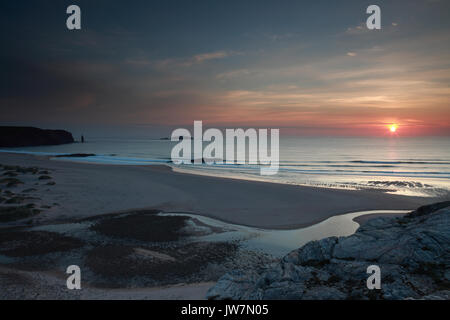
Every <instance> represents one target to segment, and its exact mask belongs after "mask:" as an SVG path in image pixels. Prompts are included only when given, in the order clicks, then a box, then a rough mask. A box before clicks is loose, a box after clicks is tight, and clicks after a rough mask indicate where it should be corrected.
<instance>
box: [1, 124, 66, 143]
mask: <svg viewBox="0 0 450 320" xmlns="http://www.w3.org/2000/svg"><path fill="white" fill-rule="evenodd" d="M72 142H74V140H73V137H72V134H71V133H70V132H67V131H65V130H45V129H39V128H34V127H8V126H0V147H2V148H11V147H31V146H41V145H57V144H65V143H72Z"/></svg>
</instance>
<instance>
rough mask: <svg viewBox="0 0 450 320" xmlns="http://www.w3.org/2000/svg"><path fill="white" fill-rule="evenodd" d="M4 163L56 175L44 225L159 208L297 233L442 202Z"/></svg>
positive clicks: (116, 169)
mask: <svg viewBox="0 0 450 320" xmlns="http://www.w3.org/2000/svg"><path fill="white" fill-rule="evenodd" d="M0 163H1V164H5V165H19V166H26V167H31V166H37V167H40V168H46V169H49V170H51V171H52V178H53V180H54V182H55V184H54V185H51V186H47V185H44V186H39V187H38V188H36V189H38V190H37V191H36V195H37V196H38V197H40V198H42V199H43V201H45V202H46V203H51V204H54V203H57V204H58V205H57V206H52V208H49V209H48V210H46V212H45V213H43V214H41V215H40V219H43V221H58V220H64V219H73V218H83V217H89V216H92V215H99V214H105V213H113V212H120V211H125V210H132V209H158V210H162V211H166V212H186V213H195V214H199V215H205V216H209V217H212V218H215V219H218V220H222V221H226V222H230V223H235V224H241V225H248V226H253V227H261V228H268V229H294V228H298V227H303V226H308V225H311V224H314V223H317V222H320V221H322V220H324V219H326V218H328V217H330V216H333V215H337V214H343V213H348V212H355V211H364V210H377V209H386V210H395V209H399V210H409V209H414V208H416V207H418V206H420V205H424V204H428V203H432V202H436V201H438V200H439V199H436V198H431V197H428V198H423V197H408V196H401V195H392V194H386V193H382V192H380V191H375V190H338V189H330V188H318V187H307V186H294V185H284V184H276V183H265V182H256V181H245V180H236V179H227V178H216V177H208V176H200V175H193V174H186V173H178V172H173V171H172V170H171V168H170V167H167V166H118V165H97V164H84V163H75V162H68V161H58V160H49V159H48V157H43V156H35V155H24V154H12V153H0ZM17 189H20V187H17Z"/></svg>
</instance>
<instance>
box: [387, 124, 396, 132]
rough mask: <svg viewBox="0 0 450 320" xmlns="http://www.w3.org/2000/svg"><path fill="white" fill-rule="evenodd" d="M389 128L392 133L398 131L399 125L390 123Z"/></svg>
mask: <svg viewBox="0 0 450 320" xmlns="http://www.w3.org/2000/svg"><path fill="white" fill-rule="evenodd" d="M389 130H390V131H391V132H392V133H394V132H396V131H397V125H396V124H393V125H390V126H389Z"/></svg>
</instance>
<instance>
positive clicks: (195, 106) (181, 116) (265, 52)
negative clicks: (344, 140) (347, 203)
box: [0, 0, 450, 136]
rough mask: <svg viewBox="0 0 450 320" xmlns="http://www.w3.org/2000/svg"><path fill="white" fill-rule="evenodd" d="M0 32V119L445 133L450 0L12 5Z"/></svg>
mask: <svg viewBox="0 0 450 320" xmlns="http://www.w3.org/2000/svg"><path fill="white" fill-rule="evenodd" d="M71 4H76V5H78V6H79V7H80V8H81V27H82V28H81V30H68V29H67V27H66V19H67V17H68V14H66V8H67V7H68V6H69V5H71ZM371 4H377V5H378V6H379V7H380V8H381V25H382V29H381V30H369V29H367V27H366V19H367V17H368V16H369V15H368V14H366V8H367V7H368V6H369V5H371ZM0 28H1V30H2V31H1V40H2V50H1V52H0V70H1V75H2V76H1V79H0V114H1V117H0V124H1V125H35V126H41V127H60V128H65V127H74V126H97V127H99V128H103V127H104V128H106V127H108V128H114V127H120V126H128V127H133V126H134V127H137V128H140V130H146V128H155V127H167V128H169V127H170V128H175V127H189V126H191V127H192V124H193V121H194V120H202V121H203V123H204V125H205V126H208V127H219V128H237V127H256V128H262V127H265V128H280V132H281V133H282V134H292V135H319V136H320V135H344V136H345V135H356V136H358V135H361V136H365V135H369V136H383V135H386V134H389V133H388V131H389V130H388V129H389V128H388V126H389V125H391V124H396V125H397V126H398V130H397V132H396V133H395V134H396V135H403V136H410V135H412V136H422V135H443V136H448V135H450V86H449V84H450V41H449V40H450V1H445V0H441V1H439V0H404V1H403V0H389V1H381V0H376V1H370V2H368V1H361V0H358V1H350V0H341V1H321V0H315V1H301V0H296V1H291V0H277V1H263V0H258V1H247V0H239V1H235V0H184V1H172V0H163V1H159V0H158V1H155V0H152V1H148V0H146V1H141V0H133V1H116V0H108V1H106V0H94V1H93V0H90V1H76V0H70V1H66V0H59V1H44V0H41V1H36V0H34V1H29V0H27V1H24V0H15V1H2V2H1V4H0Z"/></svg>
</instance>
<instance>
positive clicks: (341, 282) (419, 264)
mask: <svg viewBox="0 0 450 320" xmlns="http://www.w3.org/2000/svg"><path fill="white" fill-rule="evenodd" d="M370 265H377V266H379V267H380V269H381V289H380V290H369V289H368V288H367V285H366V281H367V278H368V276H369V275H368V274H367V267H368V266H370ZM449 267H450V201H447V202H441V203H436V204H432V205H428V206H424V207H420V208H418V209H417V210H415V211H413V212H411V213H409V214H408V215H406V216H404V217H401V218H375V219H372V220H369V221H368V222H366V223H365V224H364V225H363V226H362V227H360V228H359V229H358V230H357V231H356V232H355V234H353V235H351V236H348V237H340V238H336V237H330V238H326V239H322V240H320V241H312V242H309V243H307V244H306V245H304V246H303V247H302V248H299V249H297V250H294V251H292V252H290V253H289V254H288V255H286V256H285V257H284V258H283V259H281V261H279V263H275V264H273V265H270V266H266V267H264V268H262V270H260V271H259V272H253V271H250V270H245V271H241V270H236V271H234V272H232V273H229V274H227V275H225V276H223V277H222V278H221V279H219V281H218V282H217V284H216V285H215V286H214V287H212V288H211V289H210V290H209V291H208V293H207V298H208V299H304V300H306V299H313V300H321V299H327V300H329V299H362V300H363V299H393V300H397V299H448V297H449V292H450V268H449Z"/></svg>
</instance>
